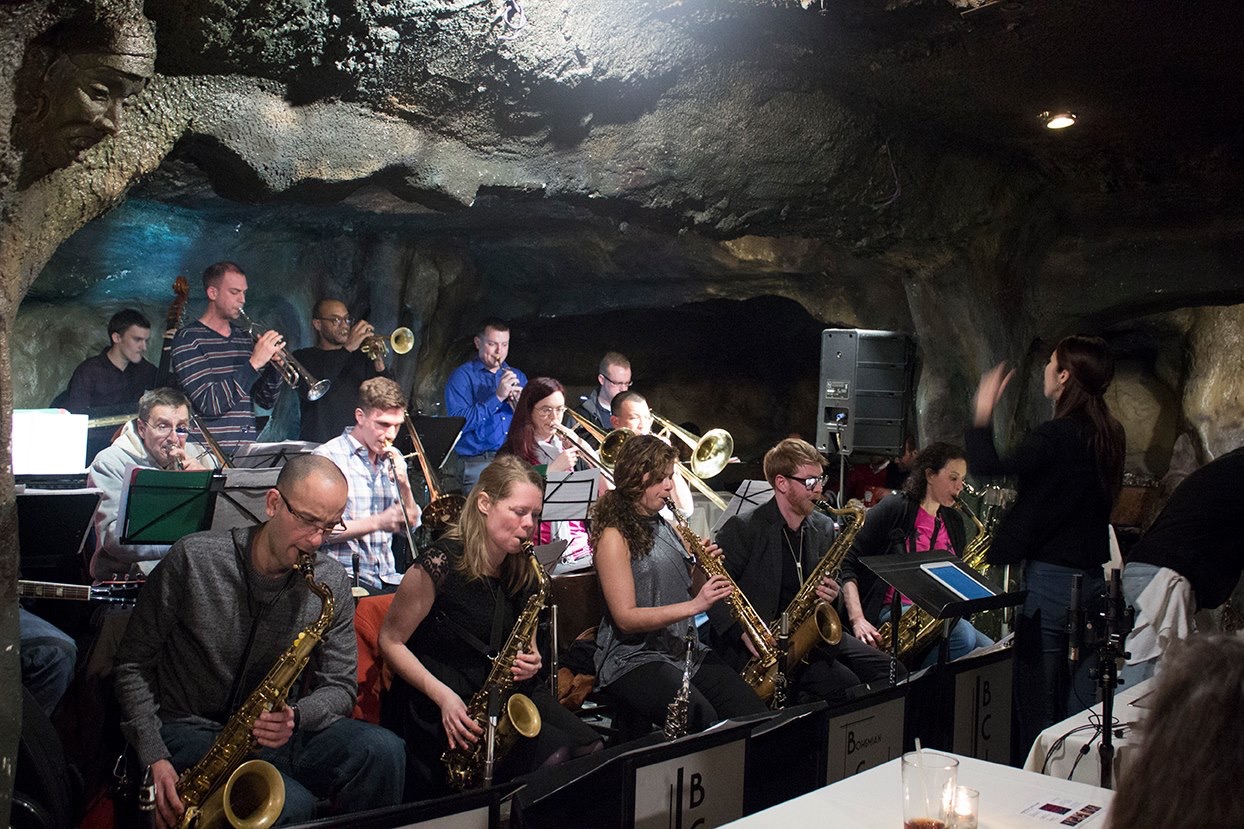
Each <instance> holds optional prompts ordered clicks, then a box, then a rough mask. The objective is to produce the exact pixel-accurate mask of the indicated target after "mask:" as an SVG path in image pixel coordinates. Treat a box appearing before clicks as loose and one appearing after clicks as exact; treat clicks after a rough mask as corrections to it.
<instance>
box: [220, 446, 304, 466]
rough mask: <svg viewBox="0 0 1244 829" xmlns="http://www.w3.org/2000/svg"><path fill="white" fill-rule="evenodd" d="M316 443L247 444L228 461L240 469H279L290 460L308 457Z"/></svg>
mask: <svg viewBox="0 0 1244 829" xmlns="http://www.w3.org/2000/svg"><path fill="white" fill-rule="evenodd" d="M316 446H319V444H318V443H311V442H309V441H305V440H283V441H281V442H280V443H247V444H243V445H242V446H241V447H239V448H238V451H236V452H234V453H233V457H232V458H231V459H230V460H231V462H232V463H233V465H234V466H235V467H238V468H240V469H280V468H281V467H283V466H285V464H286V462H287V461H289V459H290V458H296V457H298V456H299V455H309V454H310V453H311V452H312V451H313V450H314V449H315V447H316Z"/></svg>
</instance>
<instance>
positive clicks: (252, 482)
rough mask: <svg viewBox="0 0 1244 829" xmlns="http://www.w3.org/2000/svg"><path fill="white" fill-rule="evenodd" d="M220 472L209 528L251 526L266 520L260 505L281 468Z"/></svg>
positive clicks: (274, 484) (223, 470)
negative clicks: (210, 526) (222, 483)
mask: <svg viewBox="0 0 1244 829" xmlns="http://www.w3.org/2000/svg"><path fill="white" fill-rule="evenodd" d="M221 472H222V473H223V474H224V476H225V482H224V485H223V486H222V487H221V488H220V491H219V492H218V493H217V498H216V509H215V512H214V513H213V515H212V529H213V530H232V529H237V528H239V527H253V526H255V525H256V524H262V523H263V522H264V521H266V520H267V516H266V515H265V508H264V507H265V501H266V499H267V496H268V490H269V489H272V488H273V487H274V486H276V479H277V477H278V476H279V475H280V474H281V470H280V469H278V468H272V469H237V468H232V469H222V470H221Z"/></svg>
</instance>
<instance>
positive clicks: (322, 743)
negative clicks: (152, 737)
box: [160, 719, 406, 826]
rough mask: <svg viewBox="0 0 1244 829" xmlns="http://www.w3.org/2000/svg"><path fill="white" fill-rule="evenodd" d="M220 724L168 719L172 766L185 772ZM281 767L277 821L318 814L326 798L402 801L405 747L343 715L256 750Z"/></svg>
mask: <svg viewBox="0 0 1244 829" xmlns="http://www.w3.org/2000/svg"><path fill="white" fill-rule="evenodd" d="M219 731H220V728H219V727H218V726H207V725H191V724H185V723H166V724H165V725H164V726H163V727H162V728H161V729H160V737H161V738H162V739H163V740H164V744H165V745H166V746H168V750H169V752H170V753H171V754H172V756H171V757H170V758H169V759H170V761H171V762H172V764H173V767H174V768H175V769H177V771H178V773H181V772H182V771H184V770H185V769H187V768H188V767H190V766H192V765H194V764H195V763H197V762H198V761H199V759H200V758H202V757H203V755H204V754H206V753H207V750H208V748H210V747H211V744H212V741H213V740H215V739H216V735H217V733H219ZM255 756H256V757H258V758H259V759H260V760H267V761H268V762H269V763H271V764H272V765H274V766H276V767H277V770H278V771H280V772H281V777H282V778H284V780H285V809H284V810H283V811H282V812H281V819H280V820H279V821H278V822H277V824H276V825H277V826H284V825H287V824H290V823H302V822H305V821H308V820H311V819H312V818H314V817H315V805H316V803H317V802H318V801H319V800H320V799H325V800H328V801H329V802H330V803H331V805H332V810H333V812H334V813H336V814H347V813H349V812H357V811H362V810H364V809H374V808H378V807H380V806H392V805H395V804H397V803H400V802H401V800H402V785H403V784H404V782H405V779H406V749H405V746H404V745H403V744H402V740H401V738H399V737H398V736H397V735H396V734H394V733H393V732H392V731H389V730H387V729H384V728H381V727H379V726H376V725H372V724H371V723H365V722H360V721H358V720H348V719H342V720H337V721H336V722H334V723H333V724H332V725H330V726H328V727H327V728H325V729H322V730H320V731H311V732H308V731H303V730H299V731H298V732H296V733H295V734H294V736H293V738H291V739H290V741H289V742H288V743H286V744H285V745H283V746H281V747H280V748H278V749H270V748H264V749H260V750H259V752H258V753H257V754H256V755H255Z"/></svg>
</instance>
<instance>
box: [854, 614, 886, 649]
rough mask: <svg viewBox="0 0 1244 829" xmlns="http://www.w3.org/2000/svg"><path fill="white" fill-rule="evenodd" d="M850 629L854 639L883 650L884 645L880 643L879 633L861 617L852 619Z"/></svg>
mask: <svg viewBox="0 0 1244 829" xmlns="http://www.w3.org/2000/svg"><path fill="white" fill-rule="evenodd" d="M851 629H852V631H853V632H854V633H855V638H856V639H858V640H860V641H861V642H863V643H864V644H866V645H872V646H873V647H874V648H879V649H881V650H885V643H884V642H882V641H881V632H880V631H878V630H877V629H876V628H875V627H873V626H872V623H871V622H869V621H868V620H867V619H865V618H863V617H860V618H859V619H852V620H851Z"/></svg>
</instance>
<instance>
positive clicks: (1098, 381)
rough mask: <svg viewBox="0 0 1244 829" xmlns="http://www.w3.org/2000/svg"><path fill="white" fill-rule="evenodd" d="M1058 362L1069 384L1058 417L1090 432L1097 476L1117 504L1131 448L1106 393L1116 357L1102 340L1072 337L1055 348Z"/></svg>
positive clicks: (1056, 407) (1056, 409) (1060, 398)
mask: <svg viewBox="0 0 1244 829" xmlns="http://www.w3.org/2000/svg"><path fill="white" fill-rule="evenodd" d="M1054 362H1055V363H1056V365H1057V368H1058V370H1059V371H1066V372H1067V375H1068V376H1067V382H1066V383H1065V384H1064V385H1063V390H1062V393H1061V394H1060V395H1059V396H1058V400H1057V402H1056V403H1055V404H1054V417H1055V418H1059V417H1071V418H1076V419H1078V420H1082V421H1084V422H1085V424H1086V425H1087V427H1088V430H1089V447H1090V448H1091V449H1092V451H1093V455H1094V457H1095V458H1096V459H1097V474H1098V476H1099V477H1100V479H1101V483H1102V486H1103V487H1104V488H1105V490H1106V492H1108V493H1109V494H1110V502H1111V503H1114V501H1115V499H1116V498H1118V496H1119V490H1121V489H1122V488H1123V454H1124V450H1125V447H1126V445H1127V441H1126V438H1125V436H1124V434H1123V424H1121V423H1119V421H1118V419H1117V418H1115V416H1114V415H1112V414H1111V413H1110V408H1109V407H1108V406H1107V405H1106V398H1105V394H1106V390H1107V389H1108V388H1110V381H1111V380H1113V379H1114V356H1113V355H1112V354H1111V353H1110V349H1109V348H1108V347H1107V346H1106V341H1105V340H1103V339H1102V338H1101V337H1083V336H1079V335H1072V336H1070V337H1064V338H1063V339H1062V341H1061V342H1059V344H1058V345H1057V346H1056V347H1055V348H1054Z"/></svg>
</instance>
